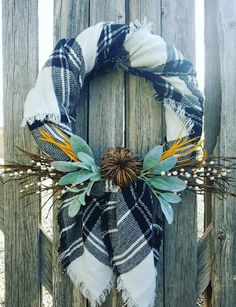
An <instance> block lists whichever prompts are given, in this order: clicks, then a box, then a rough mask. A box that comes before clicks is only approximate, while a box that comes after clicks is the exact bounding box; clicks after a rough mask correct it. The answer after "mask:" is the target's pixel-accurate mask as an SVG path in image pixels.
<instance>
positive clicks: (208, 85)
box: [204, 0, 221, 227]
mask: <svg viewBox="0 0 236 307" xmlns="http://www.w3.org/2000/svg"><path fill="white" fill-rule="evenodd" d="M216 15H217V6H216V5H215V1H214V0H209V1H205V41H204V42H205V71H206V73H205V96H206V103H205V123H204V124H205V140H206V150H207V153H208V155H210V154H212V153H213V150H214V148H215V146H216V142H217V138H218V137H219V133H220V108H221V86H220V65H219V63H220V59H219V45H218V40H217V19H216ZM212 89H214V90H212ZM213 110H214V112H213ZM204 201H205V206H204V207H205V208H204V209H205V211H204V224H205V226H206V227H207V225H208V224H209V223H210V222H211V219H212V208H211V203H212V200H211V195H209V194H206V195H205V200H204Z"/></svg>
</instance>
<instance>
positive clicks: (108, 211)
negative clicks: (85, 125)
mask: <svg viewBox="0 0 236 307" xmlns="http://www.w3.org/2000/svg"><path fill="white" fill-rule="evenodd" d="M116 67H119V68H121V69H123V70H124V71H126V72H128V73H131V74H134V75H137V76H141V77H143V78H145V79H146V80H149V81H150V82H151V83H152V84H153V88H154V91H155V98H156V100H157V101H158V102H160V103H163V105H164V107H165V115H166V123H167V136H166V141H165V142H164V143H163V144H162V145H157V146H156V147H154V148H152V149H151V150H150V151H149V152H148V153H147V154H146V156H145V157H144V158H143V159H141V157H138V156H137V155H136V154H135V153H133V152H132V151H131V150H129V149H127V148H124V147H115V148H109V149H108V150H107V151H106V152H105V153H104V155H103V157H102V158H101V162H100V165H97V164H96V162H95V160H94V156H93V152H92V150H91V148H90V147H89V145H88V144H87V143H86V142H85V140H83V139H82V138H81V137H79V136H77V135H75V134H74V133H73V130H72V121H73V117H74V112H75V101H76V99H75V98H76V97H77V98H78V96H79V95H80V92H81V89H82V87H83V84H84V80H85V78H87V77H91V76H94V75H96V73H97V72H99V71H105V70H112V69H114V68H116ZM77 101H78V100H77ZM203 103H204V97H203V95H202V93H201V92H200V90H199V89H198V85H197V81H196V72H195V69H194V67H193V65H192V63H191V62H190V61H188V60H187V59H185V58H184V57H183V55H182V54H181V53H180V52H179V51H178V50H177V49H176V48H175V47H174V46H173V45H171V44H169V43H167V42H166V41H165V40H164V39H163V38H161V37H160V36H158V35H154V34H152V33H151V27H150V24H147V23H145V24H144V25H141V24H140V23H139V22H136V23H135V24H130V25H126V24H115V23H110V22H102V23H98V24H97V25H95V26H92V27H89V28H87V29H86V30H84V31H83V32H82V33H81V34H79V35H78V36H77V37H76V38H70V39H62V40H60V41H59V42H58V43H57V45H56V46H55V49H54V50H53V53H52V54H51V56H50V57H49V59H48V60H47V62H46V63H45V65H44V67H43V69H42V71H41V72H40V73H39V76H38V79H37V82H36V85H35V87H34V88H33V89H32V90H31V91H30V92H29V94H28V96H27V99H26V102H25V107H24V123H23V124H27V125H28V126H29V129H30V131H31V133H32V135H33V136H34V138H35V140H36V142H37V143H38V145H39V148H40V149H41V150H42V151H43V154H40V155H37V154H32V153H29V152H26V151H23V150H21V151H22V152H23V153H24V155H26V156H27V157H30V160H31V162H30V163H28V164H16V163H9V164H7V165H4V166H3V167H4V168H5V174H6V175H7V176H9V178H8V179H9V180H12V179H17V180H20V181H21V182H22V183H21V185H22V189H21V192H22V196H23V197H25V196H28V195H31V194H34V193H40V192H41V191H51V190H52V191H53V192H52V195H56V197H55V198H54V199H55V200H61V205H60V209H59V212H58V223H59V227H60V248H59V254H60V259H61V262H62V264H63V265H64V267H65V268H66V270H67V272H68V274H69V276H70V277H71V279H72V281H73V282H74V284H75V285H76V286H78V287H79V288H80V290H81V291H82V293H83V294H84V296H85V297H87V298H88V299H89V300H90V302H91V304H92V306H95V305H96V304H101V303H102V302H104V300H105V298H106V296H107V294H108V293H109V291H110V289H111V288H112V287H113V286H114V281H115V280H117V289H118V290H119V291H120V290H121V291H122V298H123V301H124V303H125V304H127V305H128V306H140V307H145V306H153V305H154V299H155V289H156V274H157V272H156V265H157V263H158V259H159V251H160V247H161V243H162V232H163V230H162V219H161V217H160V212H159V211H158V210H159V209H158V208H161V211H162V213H163V214H164V216H165V217H166V219H167V222H168V223H172V221H173V209H172V205H171V204H176V203H179V202H180V201H181V197H180V194H179V192H181V191H184V190H185V189H188V190H190V191H192V192H194V193H204V192H206V191H207V192H212V193H214V194H216V196H218V197H224V196H225V195H227V194H230V195H233V196H236V195H235V194H234V193H231V192H230V190H229V187H230V185H232V180H233V179H232V178H231V177H230V171H231V169H232V168H234V164H233V162H232V159H233V158H231V159H227V158H221V159H219V158H217V157H208V156H207V155H206V151H205V148H204V140H202V139H201V135H202V121H203ZM47 178H49V179H52V181H51V184H45V179H47ZM7 181H8V180H7ZM27 181H28V182H27ZM144 274H145V276H146V278H145V283H143V275H144Z"/></svg>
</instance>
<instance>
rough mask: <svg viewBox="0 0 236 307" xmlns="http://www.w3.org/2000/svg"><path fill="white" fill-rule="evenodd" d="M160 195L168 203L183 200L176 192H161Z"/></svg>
mask: <svg viewBox="0 0 236 307" xmlns="http://www.w3.org/2000/svg"><path fill="white" fill-rule="evenodd" d="M160 197H162V198H164V199H165V200H166V201H168V203H172V204H177V203H179V202H181V198H180V197H179V196H178V195H176V194H174V193H168V192H166V193H160Z"/></svg>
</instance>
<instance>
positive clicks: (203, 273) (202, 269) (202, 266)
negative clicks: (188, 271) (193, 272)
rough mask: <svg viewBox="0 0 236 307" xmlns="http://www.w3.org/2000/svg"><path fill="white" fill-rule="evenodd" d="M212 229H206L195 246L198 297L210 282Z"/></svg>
mask: <svg viewBox="0 0 236 307" xmlns="http://www.w3.org/2000/svg"><path fill="white" fill-rule="evenodd" d="M211 245H212V227H210V226H209V227H208V228H207V229H206V231H205V233H204V235H203V236H202V237H201V238H200V240H199V241H198V244H197V280H196V294H197V297H199V296H200V295H201V294H202V293H203V292H204V290H205V289H206V287H207V286H208V285H209V283H210V280H211V268H212V266H211V265H212V246H211Z"/></svg>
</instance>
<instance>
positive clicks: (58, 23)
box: [52, 0, 89, 307]
mask: <svg viewBox="0 0 236 307" xmlns="http://www.w3.org/2000/svg"><path fill="white" fill-rule="evenodd" d="M88 22H89V2H88V1H85V0H80V1H73V0H69V1H62V0H54V43H56V42H57V41H58V40H59V39H61V38H64V37H67V38H68V37H76V36H77V35H78V34H79V33H80V32H81V31H83V30H84V29H85V28H86V27H87V26H88ZM78 100H79V99H78ZM75 113H76V114H77V116H76V122H75V123H74V125H75V127H76V129H75V130H76V132H77V133H78V134H79V135H80V136H81V137H84V138H85V139H86V137H87V91H86V87H85V89H84V91H83V93H82V95H81V97H80V103H77V108H76V112H75ZM58 206H59V203H58V204H57V206H56V207H55V209H54V236H53V238H54V240H53V249H52V252H53V274H52V282H53V306H55V307H64V306H71V307H73V306H86V299H85V298H84V297H83V296H82V295H81V294H80V292H79V290H78V289H75V288H74V287H73V285H72V282H71V281H70V279H69V277H68V276H67V274H66V273H65V272H63V269H62V266H61V264H60V262H59V257H58V252H57V250H58V246H59V236H58V234H59V231H58V225H57V210H58Z"/></svg>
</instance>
